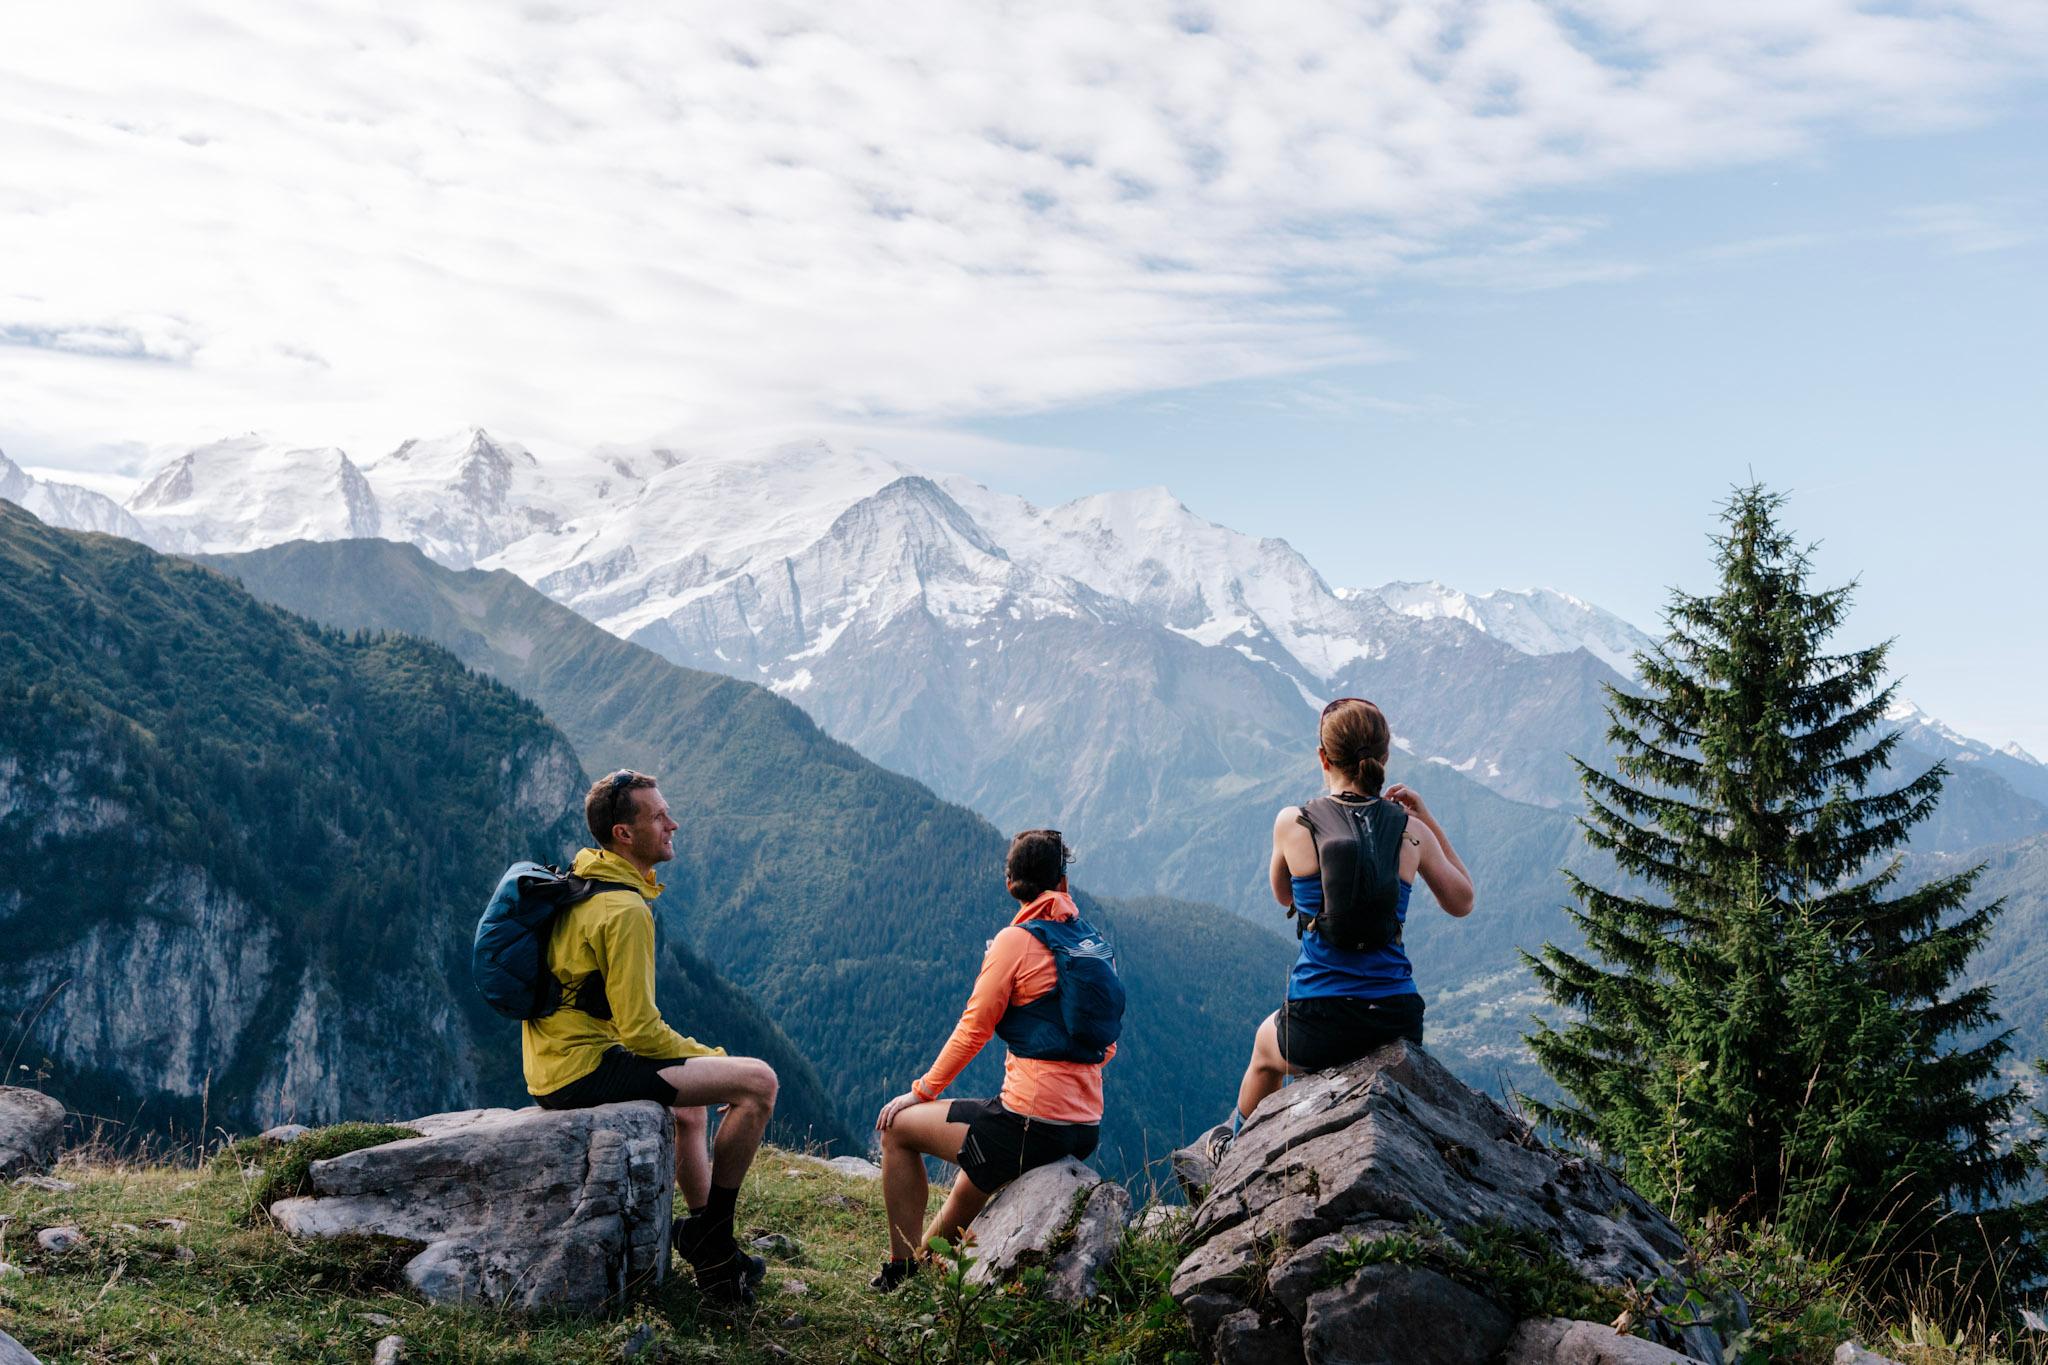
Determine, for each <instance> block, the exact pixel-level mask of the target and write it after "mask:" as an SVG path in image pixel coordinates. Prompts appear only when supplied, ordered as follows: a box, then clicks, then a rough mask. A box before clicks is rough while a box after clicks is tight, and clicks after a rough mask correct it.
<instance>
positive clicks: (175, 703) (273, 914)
mask: <svg viewBox="0 0 2048 1365" xmlns="http://www.w3.org/2000/svg"><path fill="white" fill-rule="evenodd" d="M585 782H586V778H585V777H584V774H583V771H582V767H581V764H580V762H579V761H578V758H577V755H576V753H575V752H574V750H573V749H572V748H571V747H570V745H569V743H568V741H567V740H566V739H564V738H563V736H562V735H561V733H560V732H559V731H557V730H556V729H555V728H554V727H553V726H552V725H550V724H548V722H547V721H546V719H545V718H544V717H543V716H542V715H541V714H540V712H539V711H538V710H537V709H536V708H535V707H534V706H532V705H531V704H530V703H528V702H524V701H521V700H520V699H519V698H518V697H516V696H515V695H514V694H513V693H511V692H510V691H509V690H507V689H505V688H503V687H501V686H499V685H497V684H495V683H492V682H489V681H486V680H484V679H482V678H480V677H478V676H476V675H475V674H472V673H471V672H469V671H468V670H467V669H466V668H464V667H463V665H462V664H461V663H460V662H458V661H457V660H456V659H455V658H453V657H452V656H450V655H448V654H447V653H445V652H443V651H442V650H440V649H439V648H437V647H435V646H433V645H429V644H427V643H425V642H423V641H419V640H414V639H409V638H407V637H403V636H386V635H369V634H361V633H358V634H352V635H351V634H343V633H340V632H337V631H332V630H323V629H322V628H320V627H318V626H315V625H313V624H312V623H310V622H307V621H303V620H301V619H299V618H297V617H294V616H291V615H288V614H287V613H285V612H282V611H279V610H277V609H275V608H272V607H267V606H265V605H263V604H261V603H259V602H257V601H256V600H255V599H253V598H251V597H250V596H249V595H248V594H247V593H245V592H244V591H242V590H241V589H240V588H239V587H238V586H236V585H235V584H233V583H232V582H231V581H229V580H227V579H225V578H223V577H221V576H220V575H218V574H215V573H213V572H211V571H209V570H205V569H201V568H199V567H198V566H196V565H193V564H190V563H187V562H184V561H181V560H176V559H170V558H167V557H164V556H161V555H156V554H153V553H151V552H150V551H148V550H145V549H143V548H142V547H140V546H137V545H133V544H129V543H126V542H123V541H119V540H115V539H113V538H112V537H106V536H86V535H76V534H72V533H67V532H59V531H53V530H51V529H50V528H48V527H45V526H43V525H42V524H41V523H39V522H37V521H36V520H35V519H34V518H33V517H30V516H28V515H27V514H25V513H22V512H20V511H19V510H18V509H15V508H12V507H9V506H5V505H0V847H4V848H5V850H6V856H5V858H4V859H0V863H4V866H0V943H4V951H0V1061H5V1060H6V1059H8V1058H9V1057H10V1056H15V1057H16V1060H15V1062H14V1064H15V1065H18V1066H19V1065H25V1066H27V1067H28V1068H29V1072H30V1073H31V1074H34V1073H37V1072H40V1073H42V1075H43V1078H44V1079H43V1081H42V1084H43V1086H44V1088H46V1089H48V1090H49V1091H51V1092H52V1093H54V1094H56V1095H58V1096H59V1097H60V1098H62V1099H64V1100H65V1101H66V1102H67V1103H68V1104H69V1105H70V1106H71V1107H72V1108H73V1109H75V1110H77V1111H79V1112H81V1113H84V1114H88V1115H99V1116H103V1117H106V1118H108V1119H112V1120H115V1121H116V1122H118V1123H121V1124H131V1123H138V1122H139V1123H140V1124H142V1125H143V1126H145V1127H151V1128H158V1129H161V1128H165V1127H170V1128H173V1129H177V1130H180V1131H182V1132H184V1133H185V1134H188V1135H189V1134H191V1133H193V1132H195V1131H196V1130H197V1129H198V1128H199V1126H200V1125H201V1123H202V1122H207V1123H211V1124H225V1125H227V1126H230V1127H248V1126H263V1125H268V1124H270V1123H274V1122H280V1121H284V1120H287V1119H295V1120H298V1121H301V1122H308V1123H320V1122H332V1121H336V1120H340V1119H344V1118H349V1119H359V1118H376V1117H406V1116H410V1115H415V1114H420V1113H427V1112H432V1111H434V1110H439V1109H449V1108H459V1107H469V1106H485V1105H504V1104H511V1105H520V1104H524V1103H526V1102H527V1101H526V1096H525V1090H524V1086H523V1084H522V1082H521V1078H520V1071H519V1036H518V1027H517V1025H515V1024H513V1023H511V1022H509V1021H507V1020H504V1019H501V1018H499V1017H498V1016H497V1015H495V1014H493V1013H492V1012H491V1011H490V1010H489V1009H488V1007H486V1006H485V1005H484V1004H483V1002H482V1000H481V998H480V997H479V996H478V995H477V993H476V991H475V990H474V989H473V987H472V986H471V985H470V982H469V974H468V959H469V945H470V936H471V933H472V931H473V929H474V926H475V922H476V916H477V914H478V912H479V911H480V910H481V908H482V905H483V902H484V900H485V898H486V897H487V896H488V895H489V892H490V889H491V887H492V886H493V885H495V883H496V881H497V878H498V875H499V873H500V872H501V871H502V870H503V869H504V867H505V866H506V865H507V864H508V863H511V862H513V861H516V860H518V859H521V858H528V857H533V858H539V859H542V860H545V861H558V860H560V859H562V858H564V857H565V856H566V855H567V854H568V852H569V851H570V850H572V849H573V848H574V847H575V846H576V845H577V844H578V843H580V842H582V840H581V839H580V838H579V835H580V834H581V821H580V818H578V817H579V813H580V810H581V798H582V792H583V788H584V784H585ZM657 993H658V995H659V996H660V997H661V998H662V999H663V1001H664V1002H665V1003H666V1002H668V1001H671V1000H687V1001H689V1002H690V1004H691V1006H692V1008H694V1009H695V1010H697V1011H698V1014H699V1017H700V1018H705V1016H709V1017H708V1019H706V1022H705V1024H704V1025H700V1027H704V1028H705V1031H706V1032H707V1033H708V1034H709V1035H711V1036H717V1037H720V1038H721V1040H726V1039H730V1040H731V1041H732V1043H733V1045H734V1049H735V1050H736V1051H745V1052H752V1053H754V1054H756V1055H761V1056H765V1057H767V1058H769V1059H770V1060H771V1061H772V1062H774V1063H775V1064H776V1065H777V1067H778V1069H779V1070H781V1071H782V1072H783V1074H784V1077H785V1090H784V1094H785V1096H786V1097H787V1102H786V1103H785V1106H784V1108H785V1113H786V1114H787V1116H788V1118H789V1120H790V1124H789V1126H790V1127H791V1128H793V1129H796V1130H798V1131H802V1130H804V1129H809V1130H811V1131H812V1133H813V1134H814V1135H815V1136H817V1137H821V1138H831V1137H836V1136H840V1134H839V1133H838V1132H837V1129H836V1125H834V1124H833V1123H832V1122H831V1119H830V1117H829V1106H828V1104H827V1103H826V1101H825V1100H824V1099H823V1096H822V1092H821V1091H820V1089H819V1087H818V1084H817V1081H816V1077H815V1075H814V1074H813V1073H812V1072H811V1071H810V1069H809V1067H808V1066H807V1065H806V1064H805V1063H804V1062H803V1061H802V1059H801V1058H800V1057H798V1056H796V1055H795V1053H794V1050H793V1049H792V1048H791V1047H790V1046H789V1044H788V1041H787V1040H786V1039H783V1038H782V1037H781V1036H780V1034H779V1033H778V1032H777V1031H776V1030H775V1028H774V1027H773V1025H771V1024H768V1023H767V1021H766V1020H765V1019H764V1018H762V1017H761V1015H760V1013H759V1011H758V1010H755V1009H753V1008H752V1006H751V1005H750V1003H749V1002H747V1001H746V1000H745V999H743V998H742V997H740V996H739V995H738V993H737V992H736V991H735V990H734V989H733V987H732V986H731V985H730V983H727V982H725V981H724V980H722V979H721V978H719V977H718V976H717V974H716V973H715V972H713V971H711V970H710V969H709V968H708V967H706V966H705V965H704V964H703V963H702V962H700V961H698V960H697V959H695V958H694V957H692V956H691V955H689V954H688V953H687V952H684V951H681V950H680V949H672V950H671V951H670V952H669V953H668V954H666V955H665V956H664V958H663V960H662V962H661V963H660V965H659V968H658V972H657ZM17 1054H18V1055H17ZM20 1077H21V1073H19V1072H17V1073H16V1078H17V1079H19V1078H20Z"/></svg>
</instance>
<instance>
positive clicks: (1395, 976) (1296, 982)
mask: <svg viewBox="0 0 2048 1365" xmlns="http://www.w3.org/2000/svg"><path fill="white" fill-rule="evenodd" d="M1288 880H1289V881H1290V882H1292V883H1293V886H1294V912H1295V914H1297V915H1302V916H1305V917H1307V918H1309V919H1314V918H1315V917H1316V916H1317V915H1318V914H1320V913H1322V909H1323V879H1322V878H1321V877H1290V878H1289V879H1288ZM1414 889H1415V884H1414V883H1413V882H1402V883H1401V891H1400V899H1399V900H1397V901H1396V902H1395V903H1394V913H1395V914H1396V915H1397V916H1398V917H1399V918H1400V920H1401V923H1403V924H1406V923H1407V922H1408V896H1409V894H1410V893H1411V892H1412V891H1414ZM1418 994H1420V992H1419V991H1417V990H1416V989H1415V968H1414V967H1413V966H1411V965H1410V964H1409V961H1408V954H1407V953H1405V952H1403V951H1402V949H1401V945H1400V944H1398V943H1389V944H1388V945H1386V946H1385V947H1384V948H1375V949H1373V950H1372V951H1371V952H1362V953H1361V952H1352V951H1351V950H1349V949H1346V948H1337V947H1333V946H1331V945H1330V944H1328V943H1325V942H1324V941H1323V936H1322V935H1321V934H1319V933H1317V932H1316V931H1315V930H1313V929H1311V930H1309V931H1308V932H1307V933H1306V934H1303V935H1302V936H1301V956H1300V957H1297V958H1296V959H1295V960H1294V970H1293V971H1292V972H1290V973H1288V976H1287V998H1288V999H1289V1000H1315V999H1322V998H1328V997H1331V996H1340V997H1346V998H1349V999H1353V1000H1384V999H1387V998H1388V997H1389V996H1395V995H1418Z"/></svg>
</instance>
